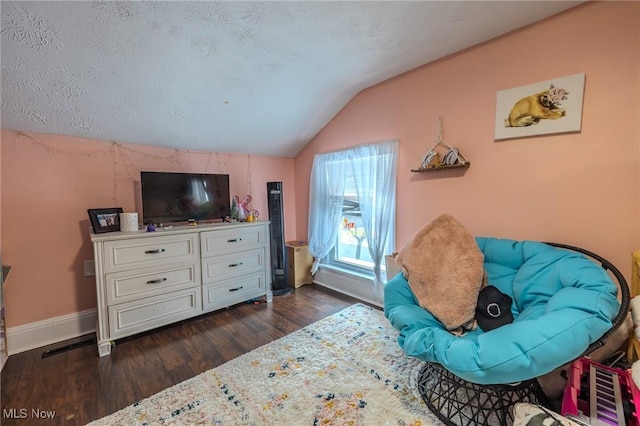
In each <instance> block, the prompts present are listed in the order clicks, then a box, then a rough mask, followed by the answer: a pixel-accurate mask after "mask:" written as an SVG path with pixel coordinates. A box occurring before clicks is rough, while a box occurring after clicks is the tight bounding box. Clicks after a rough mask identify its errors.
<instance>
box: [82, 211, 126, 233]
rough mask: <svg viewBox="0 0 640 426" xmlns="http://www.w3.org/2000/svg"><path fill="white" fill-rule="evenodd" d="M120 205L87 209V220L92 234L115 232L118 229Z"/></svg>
mask: <svg viewBox="0 0 640 426" xmlns="http://www.w3.org/2000/svg"><path fill="white" fill-rule="evenodd" d="M122 212H123V210H122V207H110V208H104V209H88V210H87V213H89V220H90V221H91V226H92V227H93V232H94V234H102V233H104V232H115V231H119V230H120V213H122Z"/></svg>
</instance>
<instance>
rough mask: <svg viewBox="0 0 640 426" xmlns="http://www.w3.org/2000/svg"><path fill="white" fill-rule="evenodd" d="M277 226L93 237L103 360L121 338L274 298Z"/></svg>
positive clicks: (241, 224)
mask: <svg viewBox="0 0 640 426" xmlns="http://www.w3.org/2000/svg"><path fill="white" fill-rule="evenodd" d="M268 236H269V222H265V221H263V222H251V223H246V222H234V223H219V222H218V223H216V224H210V225H200V224H198V225H187V226H176V227H173V228H166V229H163V230H162V231H156V232H145V231H137V232H110V233H105V234H91V242H92V243H93V251H94V259H95V265H96V293H97V308H98V324H97V327H96V336H97V341H98V353H99V354H100V356H105V355H109V354H110V353H111V346H112V345H113V342H114V341H115V340H117V339H120V338H123V337H126V336H131V335H134V334H138V333H142V332H144V331H148V330H152V329H154V328H157V327H161V326H164V325H168V324H172V323H174V322H177V321H181V320H184V319H187V318H191V317H194V316H197V315H201V314H203V313H206V312H211V311H215V310H218V309H221V308H225V307H228V306H231V305H235V304H237V303H241V302H244V301H247V300H251V299H254V298H257V297H262V296H266V299H267V301H271V300H272V295H273V293H272V292H271V284H270V278H271V255H270V247H269V242H268V238H269V237H268Z"/></svg>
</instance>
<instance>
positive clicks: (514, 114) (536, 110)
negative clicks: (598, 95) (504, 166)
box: [495, 73, 585, 140]
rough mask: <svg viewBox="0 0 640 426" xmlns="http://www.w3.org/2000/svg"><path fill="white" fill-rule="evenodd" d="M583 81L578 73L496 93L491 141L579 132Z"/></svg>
mask: <svg viewBox="0 0 640 426" xmlns="http://www.w3.org/2000/svg"><path fill="white" fill-rule="evenodd" d="M584 81H585V74H584V73H578V74H573V75H569V76H565V77H559V78H556V79H553V80H547V81H541V82H539V83H534V84H529V85H527V86H520V87H516V88H513V89H506V90H501V91H499V92H498V93H497V100H496V122H495V139H496V140H499V139H509V138H518V137H526V136H534V135H545V134H551V133H563V132H577V131H579V130H580V129H581V127H582V100H583V97H584Z"/></svg>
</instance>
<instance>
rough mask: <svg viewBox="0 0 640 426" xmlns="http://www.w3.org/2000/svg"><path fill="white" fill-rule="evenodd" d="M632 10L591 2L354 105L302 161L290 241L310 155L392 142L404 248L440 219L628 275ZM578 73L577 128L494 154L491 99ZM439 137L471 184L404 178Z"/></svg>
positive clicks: (387, 85) (637, 168) (446, 176)
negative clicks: (464, 164)
mask: <svg viewBox="0 0 640 426" xmlns="http://www.w3.org/2000/svg"><path fill="white" fill-rule="evenodd" d="M639 28H640V3H637V2H603V3H588V4H586V5H582V6H579V7H577V8H575V9H572V10H570V11H568V12H566V13H563V14H560V15H557V16H555V17H552V18H550V19H547V20H545V21H543V22H541V23H538V24H536V25H533V26H529V27H527V28H524V29H521V30H519V31H516V32H514V33H511V34H509V35H506V36H503V37H501V38H498V39H495V40H493V41H490V42H487V43H484V44H482V45H479V46H476V47H474V48H471V49H468V50H466V51H464V52H462V53H459V54H455V55H452V56H450V57H448V58H445V59H443V60H440V61H437V62H435V63H432V64H428V65H425V66H423V67H421V68H418V69H416V70H413V71H411V72H408V73H406V74H404V75H402V76H400V77H396V78H394V79H391V80H388V81H386V82H383V83H381V84H379V85H377V86H375V87H372V88H369V89H367V90H364V91H363V92H361V93H360V94H358V95H357V96H356V97H355V98H354V99H353V100H352V101H351V102H350V103H349V104H348V105H347V106H346V107H345V108H344V109H343V110H342V111H341V112H340V113H339V114H338V115H337V116H336V117H334V119H333V120H332V121H331V122H330V123H329V124H327V126H325V128H324V129H323V130H322V131H321V132H320V133H319V134H318V135H317V136H316V137H315V138H314V140H313V141H312V142H311V143H310V144H309V145H308V146H307V147H306V148H305V150H304V151H303V152H302V153H301V154H300V155H299V156H298V157H297V158H296V164H295V166H296V190H297V197H296V198H297V205H296V216H297V224H298V225H297V226H298V227H297V233H298V237H299V238H305V237H303V236H306V234H307V226H308V185H309V173H308V170H310V169H311V164H312V161H313V155H314V154H316V153H319V152H327V151H332V150H337V149H342V148H345V147H349V146H353V145H357V144H362V143H368V142H373V141H377V140H382V139H387V138H398V139H399V140H400V144H401V145H400V158H399V171H398V178H397V188H398V198H397V202H398V203H397V209H398V221H397V240H396V245H397V247H398V248H400V247H402V245H403V244H404V243H405V242H406V241H407V240H408V239H409V238H410V237H411V236H412V235H413V233H414V232H415V231H417V230H418V229H419V228H420V227H421V226H422V225H423V224H424V223H426V221H428V220H430V219H431V218H433V217H435V216H436V215H438V214H440V213H442V212H449V213H451V214H452V215H453V216H454V217H456V218H458V219H459V220H460V221H461V222H462V223H463V224H465V225H466V226H467V228H468V229H469V230H470V231H471V232H472V233H473V234H475V235H486V236H495V237H503V238H513V239H535V240H551V241H557V242H564V243H568V244H574V245H579V246H583V247H585V248H588V249H591V250H593V251H596V252H599V253H600V254H602V255H603V256H605V257H607V258H609V260H611V261H612V262H614V264H616V265H618V267H619V268H620V269H621V270H623V272H624V274H625V276H626V277H629V276H630V264H631V260H630V254H631V251H632V250H634V249H637V248H639V247H640V214H639V213H640V148H639V146H640V130H639V124H638V117H640V81H639V80H640V63H639V62H640V54H639V51H638V48H639V47H638V46H640V29H639ZM579 72H584V73H586V84H585V93H584V96H585V97H584V106H583V120H582V130H581V131H580V132H578V133H572V134H557V135H550V136H543V137H530V138H526V139H514V140H506V141H500V142H496V141H494V137H493V136H494V128H493V127H494V117H495V104H496V92H497V91H499V90H502V89H508V88H512V87H518V86H522V85H527V84H531V83H535V82H539V81H545V80H550V79H554V78H557V77H563V76H566V75H571V74H575V73H579ZM438 116H442V117H443V126H444V139H445V141H447V142H448V143H449V144H451V145H454V146H456V147H458V148H459V149H460V151H461V153H462V154H463V155H464V156H465V157H466V159H468V160H469V161H470V162H471V167H470V168H469V169H468V170H467V172H466V173H462V172H459V171H441V172H437V173H420V174H417V173H412V172H411V171H410V169H412V168H415V167H417V166H418V165H419V162H420V160H421V158H422V156H423V155H424V154H425V153H426V152H427V150H429V149H430V148H431V147H432V145H433V143H434V142H435V137H436V134H437V118H438Z"/></svg>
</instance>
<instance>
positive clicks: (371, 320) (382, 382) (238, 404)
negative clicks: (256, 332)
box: [90, 304, 441, 426]
mask: <svg viewBox="0 0 640 426" xmlns="http://www.w3.org/2000/svg"><path fill="white" fill-rule="evenodd" d="M397 336H398V333H397V331H396V330H395V329H393V327H391V325H390V324H389V323H388V321H387V319H386V318H385V317H384V314H383V313H382V312H381V311H379V310H376V309H372V308H370V307H368V306H365V305H361V304H357V305H353V306H350V307H349V308H346V309H344V310H342V311H341V312H338V313H336V314H334V315H332V316H330V317H327V318H325V319H323V320H320V321H318V322H316V323H314V324H311V325H309V326H307V327H305V328H303V329H300V330H298V331H296V332H294V333H292V334H289V335H287V336H285V337H283V338H280V339H278V340H276V341H274V342H272V343H269V344H267V345H265V346H262V347H260V348H258V349H256V350H254V351H252V352H249V353H247V354H245V355H242V356H240V357H238V358H236V359H234V360H231V361H229V362H227V363H225V364H223V365H221V366H219V367H216V368H214V369H212V370H209V371H207V372H204V373H202V374H200V375H198V376H196V377H194V378H192V379H189V380H186V381H184V382H182V383H180V384H177V385H175V386H173V387H171V388H168V389H165V390H164V391H162V392H160V393H158V394H156V395H153V396H151V397H149V398H147V399H144V400H142V401H140V402H138V403H135V404H133V405H131V406H129V407H127V408H125V409H123V410H121V411H118V412H116V413H114V414H112V415H109V416H107V417H103V418H102V419H99V420H97V421H95V422H93V423H91V424H90V425H91V426H99V425H191V424H207V425H234V426H235V425H402V426H410V425H413V426H419V425H439V424H441V422H440V421H439V420H437V418H436V417H434V416H433V415H432V414H431V413H430V412H429V410H428V409H427V407H426V405H425V404H424V402H423V401H422V400H421V398H420V395H419V393H418V391H417V375H418V372H419V371H420V367H421V365H422V362H421V361H419V360H416V359H413V358H408V357H406V356H405V355H404V352H403V351H402V350H401V349H400V347H399V346H398V344H397V343H396V338H397Z"/></svg>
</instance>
